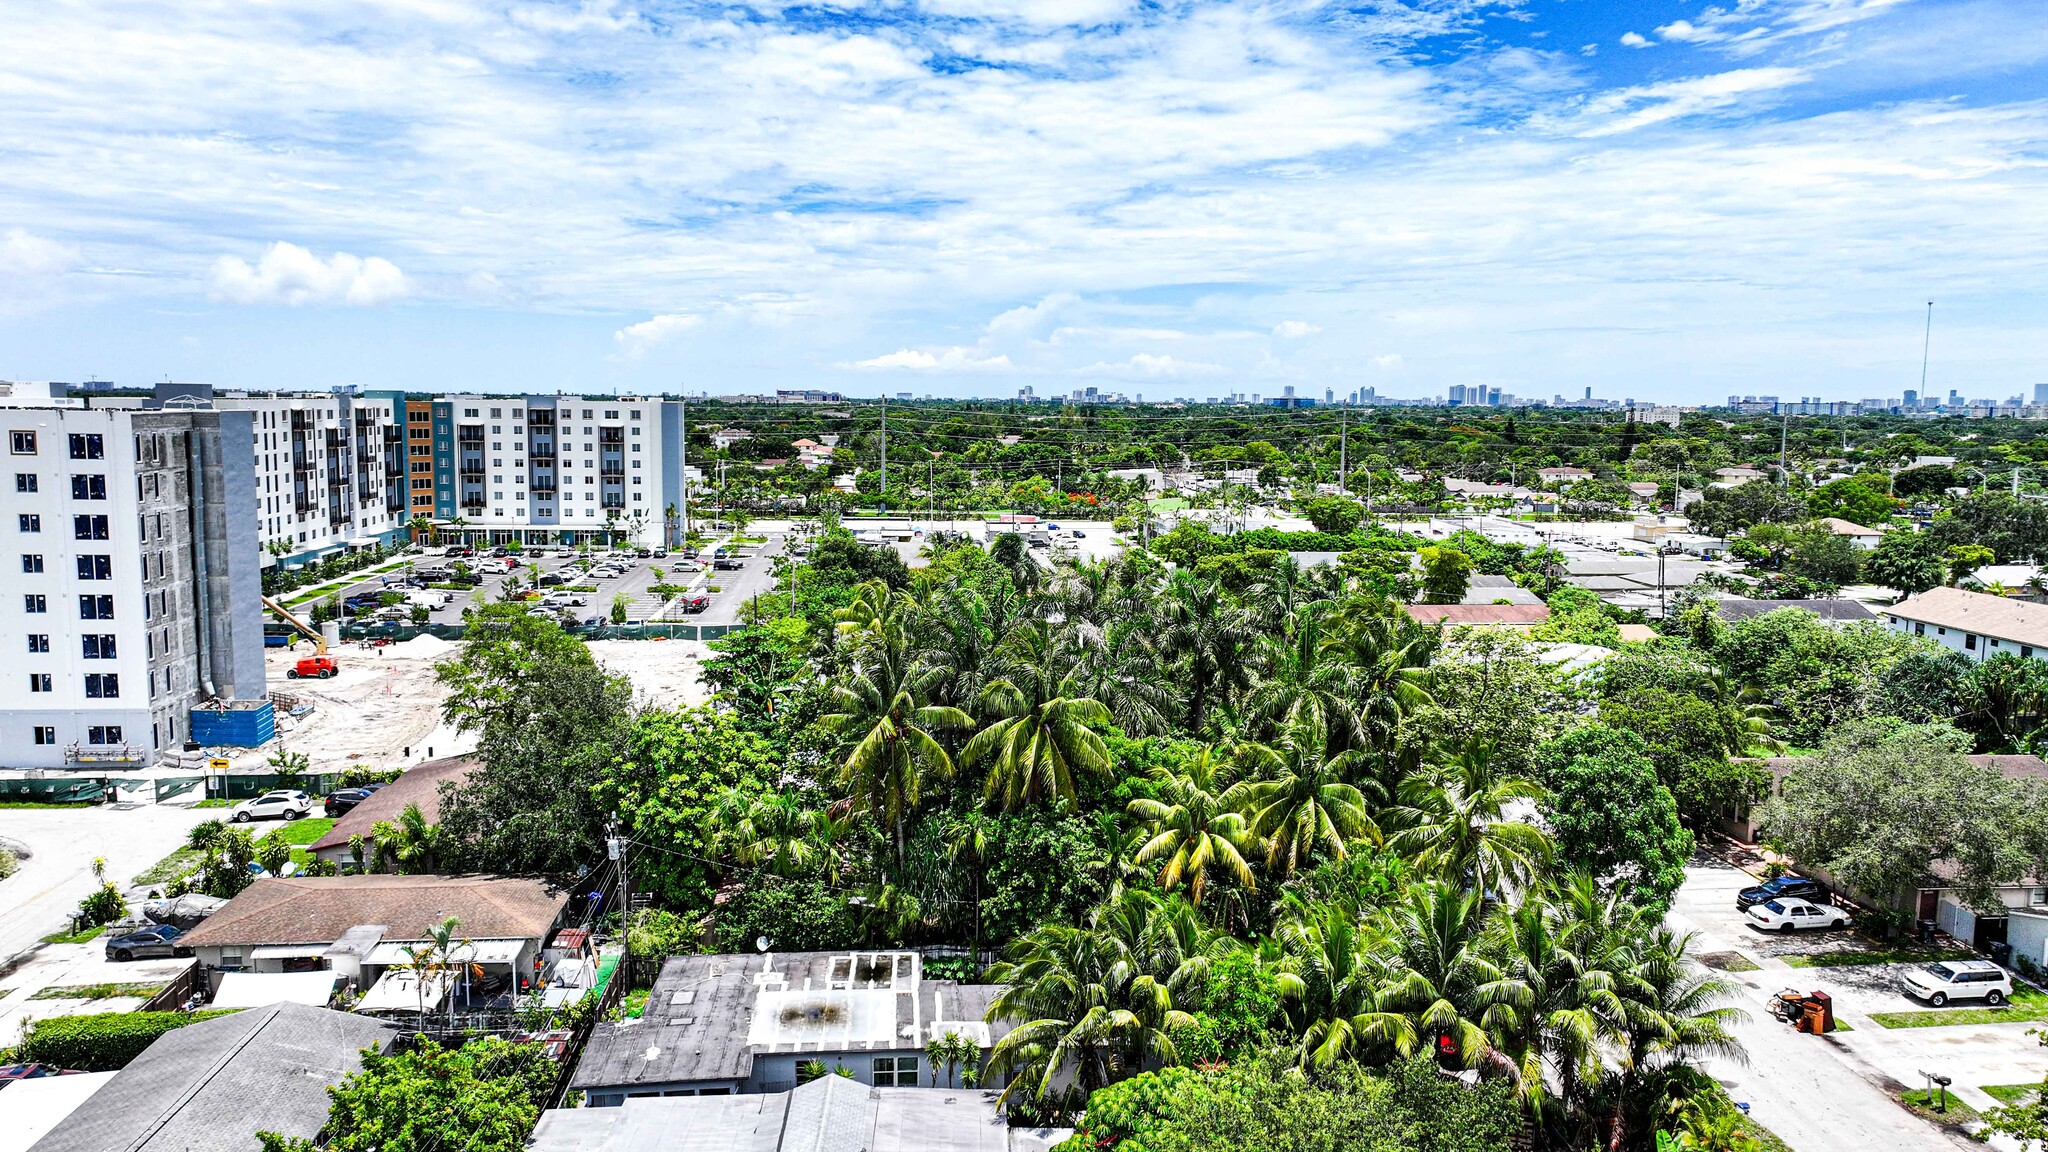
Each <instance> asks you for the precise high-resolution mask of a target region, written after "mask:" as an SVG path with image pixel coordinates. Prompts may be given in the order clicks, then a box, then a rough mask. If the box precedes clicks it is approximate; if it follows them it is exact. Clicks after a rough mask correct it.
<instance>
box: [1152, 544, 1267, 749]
mask: <svg viewBox="0 0 2048 1152" xmlns="http://www.w3.org/2000/svg"><path fill="white" fill-rule="evenodd" d="M1158 615H1159V629H1160V631H1159V651H1160V654H1161V655H1163V656H1165V657H1166V658H1167V660H1168V661H1170V662H1171V663H1172V664H1173V666H1174V668H1175V670H1176V672H1177V679H1178V680H1179V681H1180V683H1181V685H1182V687H1183V689H1184V691H1185V692H1186V705H1185V707H1184V708H1183V711H1182V715H1183V718H1184V720H1185V723H1186V727H1187V729H1188V731H1190V732H1193V733H1200V732H1201V731H1202V726H1203V723H1204V722H1205V721H1206V720H1207V719H1208V715H1209V709H1210V708H1211V707H1213V706H1214V705H1215V704H1216V702H1217V701H1218V699H1219V698H1221V697H1223V696H1225V695H1227V694H1228V693H1230V692H1233V691H1236V690H1237V689H1240V688H1242V687H1244V686H1245V684H1246V683H1247V681H1248V679H1249V674H1248V671H1247V668H1246V663H1245V656H1246V651H1247V649H1248V648H1249V646H1250V639H1251V635H1252V633H1251V628H1250V625H1249V623H1248V622H1247V621H1246V620H1245V619H1244V616H1243V614H1242V613H1241V612H1239V611H1238V610H1237V609H1235V608H1232V607H1231V606H1230V605H1229V603H1228V601H1227V600H1226V599H1225V598H1224V596H1223V590H1222V589H1221V588H1220V587H1218V586H1217V585H1216V584H1215V583H1214V582H1213V581H1207V580H1201V579H1198V578H1196V577H1195V576H1194V575H1193V574H1191V573H1188V572H1184V571H1183V572H1175V573H1174V574H1173V576H1172V577H1171V578H1170V579H1169V580H1168V581H1167V583H1166V588H1165V590H1164V594H1163V596H1162V598H1161V601H1160V603H1159V608H1158Z"/></svg>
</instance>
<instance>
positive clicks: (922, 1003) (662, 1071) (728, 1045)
mask: <svg viewBox="0 0 2048 1152" xmlns="http://www.w3.org/2000/svg"><path fill="white" fill-rule="evenodd" d="M999 991H1000V988H998V987H997V986H995V985H990V984H961V983H958V982H956V981H952V980H927V979H925V977H924V968H923V960H922V958H921V957H920V956H918V954H917V953H915V952H851V953H848V952H789V953H767V954H764V955H761V956H746V955H725V956H676V957H673V958H671V959H670V960H669V961H668V962H667V963H666V964H664V965H662V969H661V975H660V976H659V977H658V978H657V979H656V980H655V982H654V987H653V988H652V989H651V990H650V992H649V994H648V999H647V1009H646V1011H645V1012H643V1013H642V1014H641V1016H640V1018H639V1019H637V1020H620V1021H616V1022H611V1023H605V1024H600V1025H598V1027H597V1030H596V1031H595V1032H594V1033H592V1035H591V1038H590V1043H589V1045H588V1046H586V1047H585V1048H584V1050H583V1056H582V1059H581V1060H580V1061H578V1063H577V1065H576V1074H575V1076H574V1077H573V1078H572V1079H571V1080H570V1087H572V1088H576V1089H579V1090H581V1091H582V1092H583V1093H584V1096H585V1099H586V1100H587V1101H588V1103H589V1105H590V1106H591V1107H592V1108H615V1107H618V1106H619V1105H620V1104H623V1103H624V1102H626V1101H627V1100H628V1099H631V1098H634V1097H646V1096H724V1095H731V1094H736V1093H760V1092H784V1091H787V1090H789V1089H791V1088H794V1087H796V1082H797V1066H798V1065H799V1064H802V1063H804V1062H806V1061H810V1060H819V1061H823V1062H824V1063H825V1065H826V1066H827V1067H828V1068H830V1067H844V1068H846V1069H847V1070H848V1071H849V1072H851V1073H852V1074H853V1078H854V1079H855V1080H858V1081H859V1082H860V1083H862V1084H868V1085H873V1086H875V1087H878V1088H917V1087H924V1086H926V1085H929V1084H931V1081H932V1073H933V1069H931V1068H929V1067H927V1064H928V1063H929V1061H928V1060H927V1059H926V1057H925V1054H924V1048H925V1045H926V1044H927V1043H929V1042H930V1041H932V1040H935V1039H938V1038H941V1037H943V1036H945V1035H947V1034H948V1033H953V1034H957V1035H959V1036H960V1037H962V1038H963V1039H967V1040H971V1041H973V1042H974V1043H975V1044H976V1045H977V1046H979V1047H980V1048H981V1049H982V1050H983V1051H984V1052H986V1051H987V1050H988V1049H989V1048H990V1047H992V1046H993V1045H994V1044H995V1042H996V1041H998V1040H1000V1039H1002V1037H1003V1036H1004V1035H1005V1034H1007V1033H1008V1031H1009V1029H1008V1028H1007V1027H1004V1026H1001V1025H996V1024H990V1023H988V1022H987V1021H986V1020H985V1017H986V1016H987V1014H988V1007H989V1005H990V1003H992V1002H993V1001H994V999H995V997H996V994H997V993H998V992H999ZM954 1075H955V1080H956V1083H954V1084H952V1085H949V1086H948V1087H955V1088H957V1087H958V1086H959V1085H958V1083H957V1079H958V1072H957V1071H956V1072H955V1073H954Z"/></svg>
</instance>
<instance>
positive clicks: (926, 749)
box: [818, 616, 974, 864]
mask: <svg viewBox="0 0 2048 1152" xmlns="http://www.w3.org/2000/svg"><path fill="white" fill-rule="evenodd" d="M878 618H879V616H877V617H872V618H870V621H871V622H872V620H873V619H878ZM842 626H843V625H842ZM872 635H873V642H871V643H866V644H863V645H861V647H860V648H859V650H858V653H857V655H856V656H855V657H854V660H853V663H852V666H851V667H850V668H849V669H848V670H847V673H846V675H845V676H844V677H843V678H841V679H840V680H839V681H837V682H836V683H834V684H833V685H832V690H831V695H830V699H831V703H832V706H833V708H834V709H835V711H833V712H831V713H829V714H827V715H825V716H822V717H820V718H819V720H818V723H819V726H820V727H822V728H823V729H824V730H825V731H827V732H831V733H833V734H835V735H837V736H838V737H839V739H840V744H839V758H840V766H839V784H840V787H841V788H843V789H845V791H846V793H847V795H848V797H849V798H850V799H851V801H852V805H851V808H852V810H853V811H856V812H862V813H872V814H873V815H874V816H875V817H876V818H878V819H879V820H881V821H882V823H883V825H884V826H886V827H887V828H888V829H889V830H890V831H891V833H892V834H893V836H894V837H895V841H896V859H897V862H898V863H899V864H901V863H902V861H903V857H904V851H905V822H906V821H907V820H908V818H909V815H910V813H911V812H913V811H915V810H916V808H917V805H918V803H919V801H920V800H922V799H923V797H924V780H925V777H926V776H928V775H938V776H941V777H945V776H951V775H952V774H953V758H952V757H951V756H949V755H947V754H946V749H945V746H944V745H942V744H940V743H939V740H938V738H937V736H936V735H934V733H937V732H945V731H954V730H961V729H967V728H972V727H973V726H974V721H973V720H972V719H970V718H969V717H968V715H967V713H965V712H962V711H961V710H960V709H958V708H949V707H943V706H939V705H933V704H930V703H927V702H926V701H927V699H928V697H929V692H930V689H931V685H932V683H933V681H934V680H935V679H936V678H937V672H936V671H935V670H934V669H932V668H931V667H929V666H927V665H924V664H922V663H920V662H918V661H917V660H915V659H914V658H913V657H912V656H911V655H910V654H909V653H908V652H907V651H906V650H905V643H904V639H903V635H902V630H901V629H900V628H890V627H881V628H879V629H877V630H876V631H874V632H873V633H872Z"/></svg>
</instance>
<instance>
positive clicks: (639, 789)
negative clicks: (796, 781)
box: [590, 707, 803, 910]
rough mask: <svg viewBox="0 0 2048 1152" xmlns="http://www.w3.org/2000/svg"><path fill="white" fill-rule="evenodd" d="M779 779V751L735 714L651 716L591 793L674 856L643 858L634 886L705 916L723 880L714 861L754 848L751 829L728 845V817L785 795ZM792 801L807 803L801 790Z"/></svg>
mask: <svg viewBox="0 0 2048 1152" xmlns="http://www.w3.org/2000/svg"><path fill="white" fill-rule="evenodd" d="M779 775H780V764H779V763H778V760H777V757H776V755H775V749H774V746H773V745H772V744H771V743H770V742H769V740H768V739H767V738H766V737H765V736H763V735H762V734H761V733H759V732H757V731H755V730H753V729H750V728H749V727H747V725H746V724H745V723H744V722H743V721H742V720H741V718H740V717H739V716H737V715H736V714H734V713H732V712H727V711H723V710H720V709H716V708H709V707H703V708H684V709H649V710H647V711H644V712H642V713H640V714H639V715H638V716H636V717H634V719H633V722H632V725H631V727H630V728H629V729H628V731H627V732H626V733H625V735H624V737H623V739H622V740H621V742H620V749H619V754H618V755H617V756H616V757H614V758H613V759H612V760H611V761H610V762H608V763H607V764H605V765H604V767H603V769H602V770H601V771H600V772H599V774H598V776H597V779H596V780H595V781H594V782H593V783H592V784H591V786H590V787H591V791H592V792H593V794H594V795H595V796H596V797H597V800H598V802H599V804H600V805H601V806H602V807H603V809H604V810H605V811H607V812H610V813H613V814H615V817H616V819H617V821H618V823H619V826H620V828H621V830H622V831H623V832H624V833H625V834H626V835H627V836H629V837H630V838H632V839H633V840H636V841H639V842H641V843H644V844H650V845H655V846H656V847H657V848H658V849H668V851H660V850H657V851H649V852H641V853H639V855H638V862H637V863H636V864H635V865H634V868H633V881H634V884H635V885H636V886H638V887H639V888H641V889H643V890H646V891H651V892H654V893H656V894H657V895H658V896H659V898H660V899H661V901H662V902H663V903H665V904H667V905H668V906H669V907H671V908H674V909H679V910H701V909H708V908H709V907H710V906H711V893H712V889H713V887H714V886H715V885H716V884H717V882H718V880H719V876H718V874H717V870H716V868H715V867H714V866H713V865H712V864H710V863H708V861H710V860H713V859H722V858H732V857H735V856H744V855H750V854H751V852H752V848H753V840H752V838H751V831H752V830H749V834H747V835H743V836H742V838H741V839H742V843H741V844H740V845H737V846H733V845H731V844H730V842H729V840H728V836H729V835H730V833H731V831H732V825H731V822H730V820H724V819H721V809H722V808H729V807H733V806H737V807H740V808H742V809H745V808H747V807H748V806H749V805H751V804H752V803H754V802H757V801H763V800H766V799H768V798H770V797H773V796H775V795H777V792H776V787H775V785H776V781H777V778H778V776H779ZM788 795H789V798H790V799H794V800H798V801H801V800H802V799H803V796H802V794H801V793H800V792H792V793H790V794H788ZM745 814H746V815H756V814H753V813H745ZM758 815H761V816H762V818H763V821H764V822H765V821H766V819H767V818H768V817H767V815H766V814H765V813H763V814H758ZM735 849H736V850H735ZM784 851H785V852H786V850H784ZM776 854H778V855H781V854H783V853H782V852H778V853H776ZM755 862H756V863H759V862H760V861H759V860H758V859H756V861H755Z"/></svg>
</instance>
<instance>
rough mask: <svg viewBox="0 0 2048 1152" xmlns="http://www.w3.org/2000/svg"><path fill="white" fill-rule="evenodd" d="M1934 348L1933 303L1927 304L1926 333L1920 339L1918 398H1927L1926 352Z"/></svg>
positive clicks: (1930, 301)
mask: <svg viewBox="0 0 2048 1152" xmlns="http://www.w3.org/2000/svg"><path fill="white" fill-rule="evenodd" d="M1933 347H1934V301H1932V300H1929V301H1928V302H1927V331H1926V333H1925V334H1924V335H1922V336H1921V337H1920V398H1921V399H1922V400H1925V399H1926V398H1927V352H1928V350H1929V349H1931V348H1933Z"/></svg>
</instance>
